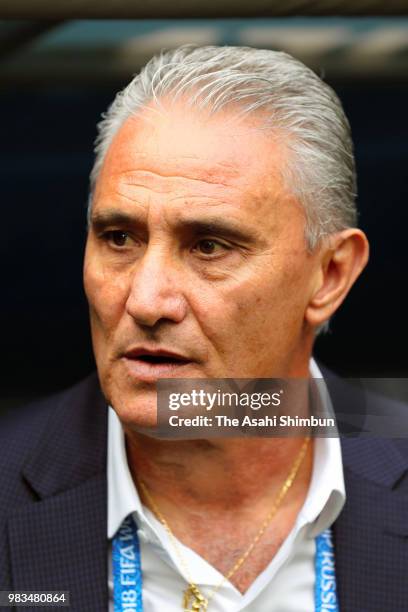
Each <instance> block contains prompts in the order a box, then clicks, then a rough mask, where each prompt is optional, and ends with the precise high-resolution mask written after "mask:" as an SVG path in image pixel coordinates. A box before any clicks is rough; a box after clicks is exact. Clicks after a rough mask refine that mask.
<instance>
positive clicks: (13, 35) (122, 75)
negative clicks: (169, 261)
mask: <svg viewBox="0 0 408 612" xmlns="http://www.w3.org/2000/svg"><path fill="white" fill-rule="evenodd" d="M184 43H196V44H198V45H202V44H229V45H249V46H255V47H262V48H270V49H277V50H285V51H288V52H289V53H291V54H293V55H294V56H296V57H298V58H299V59H301V60H303V61H304V62H305V63H306V64H307V65H308V66H310V67H311V68H313V69H314V70H315V71H316V72H317V73H318V74H319V75H320V76H322V77H323V78H324V79H325V80H326V81H327V82H328V83H329V84H330V85H331V86H333V87H334V89H335V90H336V91H337V93H338V95H339V96H340V98H341V100H342V101H343V104H344V107H345V110H346V113H347V115H348V117H349V119H350V122H351V126H352V131H353V135H354V141H355V152H356V158H357V168H358V177H359V197H358V206H359V210H360V226H361V227H362V228H363V229H364V231H366V233H367V234H368V237H369V239H370V242H371V248H372V253H371V261H370V264H369V266H368V268H367V270H366V271H365V273H364V274H363V276H362V277H361V279H360V280H359V281H358V283H357V286H356V287H355V288H354V289H353V291H352V293H351V295H350V296H349V298H348V300H347V302H346V303H345V304H344V305H343V307H342V308H341V310H340V311H339V313H338V314H337V315H336V316H335V318H334V319H333V321H332V324H331V330H330V332H329V333H328V334H326V335H325V336H323V337H321V338H320V339H319V340H318V342H317V345H316V355H317V357H318V358H319V359H320V360H321V361H322V362H323V363H325V364H326V365H328V366H329V367H331V368H333V369H334V370H336V371H338V372H339V373H341V374H343V375H348V376H366V377H385V376H390V377H391V376H392V377H404V376H405V377H407V376H408V367H407V359H406V353H407V350H406V347H407V342H408V333H407V331H408V326H407V315H408V298H407V294H406V291H405V286H406V283H407V273H406V267H407V242H408V233H407V229H408V212H407V210H408V208H407V199H408V173H407V161H408V125H407V113H408V18H406V17H371V18H369V17H280V18H266V17H265V18H262V19H249V18H246V19H175V18H173V19H171V20H170V19H169V20H146V19H143V20H114V19H110V20H105V21H103V20H99V21H97V20H96V21H92V20H80V21H75V20H58V19H55V20H54V21H11V20H7V21H0V117H1V119H0V121H1V149H0V174H1V220H2V228H3V229H2V239H1V241H0V261H1V300H0V313H1V321H2V325H1V359H2V363H1V372H2V376H1V379H2V384H1V391H0V409H4V408H7V407H12V406H15V405H18V404H20V403H23V402H24V401H26V400H27V399H30V398H33V397H36V396H38V395H42V394H46V393H50V392H53V391H55V390H58V389H62V388H64V387H66V386H69V385H70V384H72V383H73V382H75V381H77V380H79V379H80V378H81V377H83V376H84V375H86V374H87V373H89V372H90V371H91V370H92V369H93V368H94V363H93V358H92V350H91V343H90V334H89V329H88V313H87V306H86V302H85V298H84V294H83V290H82V257H83V250H84V242H85V236H86V232H85V209H86V201H87V190H88V173H89V170H90V168H91V165H92V159H93V152H92V149H93V140H94V138H95V134H96V131H95V126H96V123H97V121H98V120H99V118H100V115H101V113H102V112H103V111H104V110H105V109H106V107H107V106H108V105H109V103H110V102H111V101H112V98H113V96H114V94H115V92H116V91H117V90H118V89H120V88H122V87H123V86H124V85H125V84H126V83H127V82H128V81H129V80H130V78H131V76H132V75H133V74H134V73H136V72H137V71H138V70H139V68H140V67H141V66H142V65H143V64H144V63H145V62H146V61H147V60H148V59H149V58H150V57H151V56H152V55H153V54H154V53H155V52H157V51H159V50H160V49H162V48H171V47H175V46H178V45H180V44H184Z"/></svg>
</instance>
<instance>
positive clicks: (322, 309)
mask: <svg viewBox="0 0 408 612" xmlns="http://www.w3.org/2000/svg"><path fill="white" fill-rule="evenodd" d="M368 256H369V245H368V240H367V237H366V235H365V234H364V232H362V231H361V230H359V229H357V228H349V229H346V230H343V231H341V232H338V233H336V234H332V235H330V236H329V237H328V238H327V239H326V241H325V242H324V243H323V245H322V246H321V247H320V251H319V257H318V260H319V268H318V270H317V274H316V282H315V287H314V289H313V293H312V296H311V299H310V301H309V304H308V306H307V308H306V312H305V319H306V321H307V322H308V323H309V325H311V326H312V327H318V326H319V325H322V324H323V323H324V322H325V321H327V320H328V319H329V318H330V317H331V316H332V314H333V313H334V312H335V311H336V310H337V308H338V307H339V306H340V304H341V303H342V301H343V300H344V299H345V297H346V295H347V294H348V292H349V291H350V289H351V287H352V286H353V284H354V282H355V281H356V279H357V278H358V277H359V276H360V274H361V272H362V270H363V269H364V268H365V266H366V264H367V261H368Z"/></svg>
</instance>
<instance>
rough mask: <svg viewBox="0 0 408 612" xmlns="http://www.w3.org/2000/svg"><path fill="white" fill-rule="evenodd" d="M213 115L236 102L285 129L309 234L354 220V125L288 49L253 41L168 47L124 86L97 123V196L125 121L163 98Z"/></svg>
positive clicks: (268, 125) (286, 172)
mask: <svg viewBox="0 0 408 612" xmlns="http://www.w3.org/2000/svg"><path fill="white" fill-rule="evenodd" d="M180 97H182V100H183V103H184V104H186V105H187V106H189V107H191V108H197V109H199V110H206V111H207V112H209V113H210V115H212V114H214V113H216V112H217V111H219V110H221V109H224V108H226V109H229V108H230V107H232V108H233V109H235V110H236V109H238V110H239V112H238V114H239V116H244V117H245V116H246V115H250V114H252V113H257V112H258V114H259V117H260V118H261V122H262V128H263V129H266V130H270V131H271V132H274V133H275V134H280V135H283V136H284V138H285V140H284V142H285V146H286V147H287V148H288V150H289V152H290V155H289V161H288V163H287V164H286V167H285V168H284V169H283V178H284V181H285V184H286V186H287V187H288V188H289V189H290V191H291V193H293V195H295V196H296V197H297V198H298V199H299V201H300V202H301V204H302V205H303V207H304V211H305V216H306V228H305V237H306V240H307V244H308V247H309V248H310V249H313V248H314V247H315V246H316V245H317V244H318V242H319V240H320V239H321V238H322V237H323V236H327V235H328V234H330V233H332V232H336V231H339V230H341V229H344V228H346V227H352V226H354V225H356V222H357V213H356V208H355V197H356V174H355V164H354V156H353V144H352V140H351V133H350V126H349V123H348V121H347V118H346V116H345V114H344V111H343V108H342V105H341V102H340V100H339V99H338V97H337V95H336V94H335V92H334V91H333V90H332V89H331V87H329V86H328V85H327V84H325V83H324V82H323V81H322V80H321V79H320V78H319V77H318V76H317V75H316V74H315V73H314V72H313V71H312V70H310V69H309V68H307V67H306V66H305V65H304V64H302V63H301V62H300V61H298V60H296V59H294V58H293V57H291V56H290V55H288V54H287V53H282V52H277V51H269V50H263V49H252V48H249V47H215V46H208V47H198V48H195V47H192V46H183V47H180V48H178V49H174V50H170V51H165V52H162V53H161V54H159V55H156V56H155V57H153V58H152V59H151V60H150V61H149V62H148V63H147V64H146V66H145V67H144V68H143V69H142V70H141V72H140V73H139V74H138V75H137V76H135V77H134V79H133V80H132V81H131V82H130V83H129V85H128V86H127V87H125V88H124V89H123V90H122V91H120V92H119V93H118V94H117V95H116V98H115V99H114V101H113V103H112V104H111V106H110V107H109V109H108V111H107V112H106V113H105V114H104V115H103V120H102V121H101V122H100V123H99V124H98V136H97V139H96V141H95V153H96V158H95V163H94V166H93V169H92V172H91V197H90V203H89V212H90V209H91V205H92V193H93V190H94V188H95V184H96V180H97V178H98V175H99V172H100V169H101V167H102V164H103V160H104V158H105V155H106V152H107V150H108V148H109V146H110V144H111V142H112V140H113V138H114V136H115V134H116V133H117V131H118V130H119V128H120V127H121V125H122V124H123V123H124V122H125V120H126V119H127V118H128V117H130V116H132V115H134V114H136V113H137V112H138V111H139V110H141V109H143V108H146V107H148V106H149V105H151V104H152V103H153V105H155V106H159V107H160V101H161V100H163V99H164V98H166V101H167V100H170V101H171V100H173V101H177V100H178V99H180Z"/></svg>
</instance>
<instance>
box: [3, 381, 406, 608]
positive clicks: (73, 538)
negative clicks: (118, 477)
mask: <svg viewBox="0 0 408 612" xmlns="http://www.w3.org/2000/svg"><path fill="white" fill-rule="evenodd" d="M106 436H107V409H106V404H105V401H104V400H103V398H102V396H101V393H100V390H99V386H98V382H97V378H96V376H95V375H93V376H91V377H89V378H87V379H86V380H84V381H83V382H81V383H80V384H78V385H76V386H75V387H73V388H72V389H70V390H69V391H66V392H64V393H61V394H59V395H57V396H55V397H52V398H50V399H48V400H45V401H41V402H39V403H37V404H33V405H31V406H29V407H27V408H25V409H23V410H19V411H18V412H17V415H16V416H14V415H9V416H8V417H7V418H6V419H3V421H2V422H1V423H0V590H1V589H3V590H6V589H14V590H19V589H21V590H22V589H26V590H40V589H43V590H65V591H70V594H71V607H70V608H69V609H70V610H72V611H75V612H106V611H107V607H108V592H107V539H106V531H107V527H106V505H107V504H106V497H107V491H106V446H107V445H106ZM342 450H343V461H344V473H345V482H346V492H347V502H346V505H345V508H344V510H343V511H342V513H341V515H340V517H339V519H338V520H337V521H336V523H335V525H334V542H335V549H336V574H337V584H338V594H339V600H340V610H341V612H377V611H378V612H391V611H392V612H407V611H408V481H407V478H406V474H407V469H408V452H407V445H406V441H405V440H386V439H362V438H358V437H357V438H344V439H342ZM2 609H3V608H2ZM24 609H25V610H32V611H33V612H35V611H36V610H38V609H39V608H24ZM40 609H41V608H40ZM48 609H50V608H48ZM266 612H267V611H266ZM276 612H279V611H276ZM299 612H305V611H301V610H299Z"/></svg>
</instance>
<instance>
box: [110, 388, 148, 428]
mask: <svg viewBox="0 0 408 612" xmlns="http://www.w3.org/2000/svg"><path fill="white" fill-rule="evenodd" d="M111 406H112V408H113V409H114V410H115V412H116V414H117V415H118V417H119V419H120V421H121V423H122V425H123V426H124V427H126V428H127V429H133V430H139V429H144V428H148V429H152V430H153V429H154V428H156V426H157V402H156V394H155V395H154V398H152V397H146V398H145V399H143V398H142V397H138V398H137V399H136V398H134V397H133V398H132V397H126V396H124V397H121V398H115V397H114V396H113V397H112V400H111Z"/></svg>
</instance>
